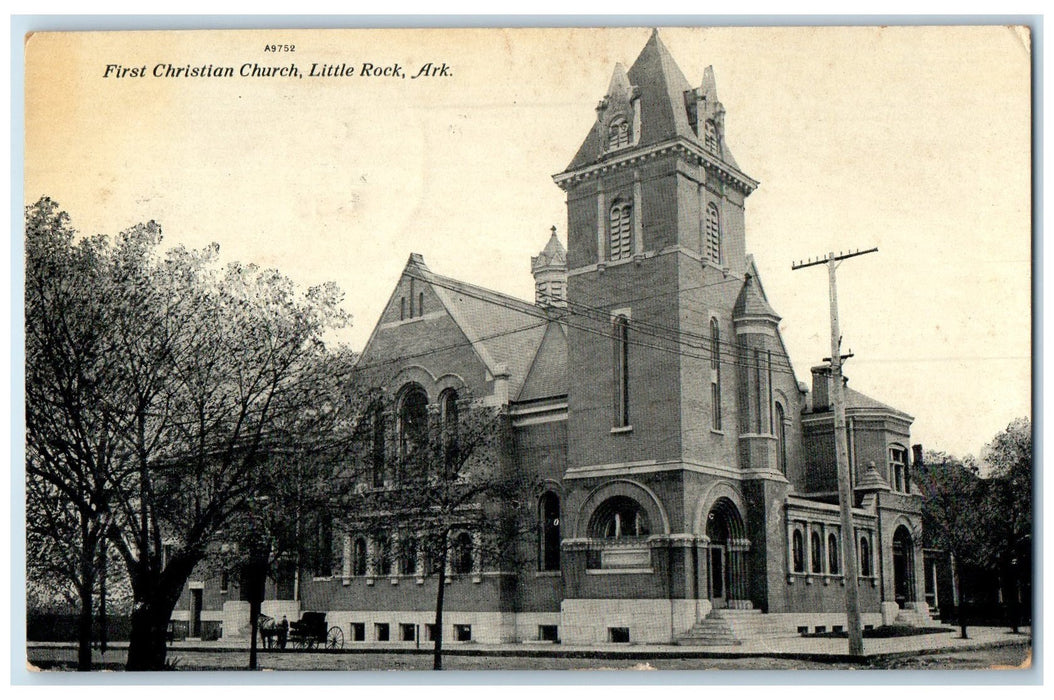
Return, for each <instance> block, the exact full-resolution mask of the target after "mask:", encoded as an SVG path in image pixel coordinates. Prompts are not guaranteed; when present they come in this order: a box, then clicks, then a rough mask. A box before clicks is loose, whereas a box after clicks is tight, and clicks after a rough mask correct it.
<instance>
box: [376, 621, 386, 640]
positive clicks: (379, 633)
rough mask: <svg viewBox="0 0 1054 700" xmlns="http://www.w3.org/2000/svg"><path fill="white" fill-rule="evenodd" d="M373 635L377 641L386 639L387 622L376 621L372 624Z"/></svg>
mask: <svg viewBox="0 0 1054 700" xmlns="http://www.w3.org/2000/svg"><path fill="white" fill-rule="evenodd" d="M373 633H374V634H373V636H374V637H376V639H377V641H378V642H387V641H388V623H387V622H378V623H376V624H375V625H374V626H373Z"/></svg>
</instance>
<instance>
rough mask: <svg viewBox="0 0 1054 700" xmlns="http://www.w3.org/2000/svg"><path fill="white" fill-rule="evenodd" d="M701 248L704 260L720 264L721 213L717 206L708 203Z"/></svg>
mask: <svg viewBox="0 0 1054 700" xmlns="http://www.w3.org/2000/svg"><path fill="white" fill-rule="evenodd" d="M703 244H704V245H703V247H704V251H703V252H704V254H705V255H706V259H707V260H709V261H710V262H715V263H718V264H720V263H721V212H719V211H718V209H717V205H716V204H714V203H713V202H710V203H709V204H707V205H706V225H705V230H704V232H703Z"/></svg>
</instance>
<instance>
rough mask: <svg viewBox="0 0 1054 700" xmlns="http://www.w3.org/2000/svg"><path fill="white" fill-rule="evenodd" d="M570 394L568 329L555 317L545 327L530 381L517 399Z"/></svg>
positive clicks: (524, 385) (527, 399) (526, 382)
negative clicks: (568, 389) (568, 392)
mask: <svg viewBox="0 0 1054 700" xmlns="http://www.w3.org/2000/svg"><path fill="white" fill-rule="evenodd" d="M565 394H567V333H566V331H565V330H564V327H563V324H561V323H559V322H558V321H552V322H550V323H549V325H548V327H547V328H546V329H545V337H544V338H542V342H541V345H539V346H538V352H537V353H536V354H535V356H534V362H533V364H532V365H531V369H530V371H529V373H528V374H527V381H525V382H524V384H523V390H522V391H521V392H520V394H519V396H518V397H516V400H517V401H533V400H535V399H545V398H549V397H552V396H563V395H565Z"/></svg>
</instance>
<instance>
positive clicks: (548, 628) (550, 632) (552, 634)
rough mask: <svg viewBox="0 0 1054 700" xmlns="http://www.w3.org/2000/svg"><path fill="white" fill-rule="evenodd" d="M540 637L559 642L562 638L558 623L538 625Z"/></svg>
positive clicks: (542, 639)
mask: <svg viewBox="0 0 1054 700" xmlns="http://www.w3.org/2000/svg"><path fill="white" fill-rule="evenodd" d="M538 639H539V641H542V642H557V641H559V640H560V637H559V633H558V628H557V626H556V625H538Z"/></svg>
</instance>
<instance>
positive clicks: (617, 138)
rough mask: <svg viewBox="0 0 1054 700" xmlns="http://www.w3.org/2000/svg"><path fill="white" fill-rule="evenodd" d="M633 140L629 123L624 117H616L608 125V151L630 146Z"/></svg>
mask: <svg viewBox="0 0 1054 700" xmlns="http://www.w3.org/2000/svg"><path fill="white" fill-rule="evenodd" d="M632 140H633V134H632V132H631V130H630V126H629V122H628V121H626V119H625V118H624V117H616V118H615V119H612V120H611V123H609V124H608V150H609V151H611V150H614V149H616V148H622V147H623V146H628V145H629V144H630V142H631V141H632Z"/></svg>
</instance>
